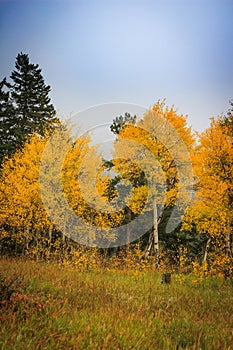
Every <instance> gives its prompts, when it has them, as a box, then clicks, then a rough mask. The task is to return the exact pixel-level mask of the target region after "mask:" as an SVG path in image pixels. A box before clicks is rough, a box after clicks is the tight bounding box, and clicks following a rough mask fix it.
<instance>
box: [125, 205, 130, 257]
mask: <svg viewBox="0 0 233 350" xmlns="http://www.w3.org/2000/svg"><path fill="white" fill-rule="evenodd" d="M128 219H129V222H128V224H127V244H126V254H127V256H128V255H129V252H130V239H131V232H130V225H129V223H130V220H131V213H130V209H128Z"/></svg>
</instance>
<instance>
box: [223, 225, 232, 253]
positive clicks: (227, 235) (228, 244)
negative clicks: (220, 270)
mask: <svg viewBox="0 0 233 350" xmlns="http://www.w3.org/2000/svg"><path fill="white" fill-rule="evenodd" d="M229 221H230V220H229ZM231 235H232V232H231V222H229V223H228V227H227V234H226V243H225V244H226V256H232V251H231Z"/></svg>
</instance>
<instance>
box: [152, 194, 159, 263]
mask: <svg viewBox="0 0 233 350" xmlns="http://www.w3.org/2000/svg"><path fill="white" fill-rule="evenodd" d="M153 213H154V225H153V226H154V227H153V241H154V253H155V261H156V268H157V270H159V232H158V212H157V203H156V199H155V198H154V203H153Z"/></svg>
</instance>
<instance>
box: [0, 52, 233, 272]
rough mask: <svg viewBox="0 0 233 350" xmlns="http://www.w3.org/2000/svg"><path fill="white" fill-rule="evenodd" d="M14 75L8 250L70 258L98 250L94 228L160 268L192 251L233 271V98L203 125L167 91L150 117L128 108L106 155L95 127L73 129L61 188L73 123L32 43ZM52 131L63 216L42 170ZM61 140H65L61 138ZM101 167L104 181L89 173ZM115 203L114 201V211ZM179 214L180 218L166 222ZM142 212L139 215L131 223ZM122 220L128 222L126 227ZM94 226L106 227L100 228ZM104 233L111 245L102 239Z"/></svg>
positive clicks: (5, 171) (7, 158)
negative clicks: (197, 129)
mask: <svg viewBox="0 0 233 350" xmlns="http://www.w3.org/2000/svg"><path fill="white" fill-rule="evenodd" d="M10 78H11V82H8V81H7V79H6V78H4V79H3V80H2V82H1V83H0V135H1V144H0V158H1V179H0V202H1V211H0V249H1V253H2V254H23V255H25V254H26V255H30V256H33V257H37V258H39V259H51V258H52V257H53V258H54V257H57V258H59V259H64V258H65V257H66V258H67V259H69V258H71V257H72V254H73V253H74V252H76V253H77V251H81V252H82V253H83V254H84V253H85V251H87V250H88V251H90V250H91V248H88V247H85V244H83V245H82V242H84V241H82V237H84V236H85V237H86V238H85V239H86V240H87V241H86V242H92V246H94V247H95V245H96V248H92V251H93V249H94V250H95V251H98V254H99V255H100V256H101V257H104V258H105V259H108V258H109V257H111V256H113V255H114V256H122V254H123V256H126V257H127V256H130V254H132V253H133V252H137V253H135V254H137V256H139V257H140V259H141V260H140V261H143V260H144V261H148V260H151V261H153V262H154V264H155V265H156V267H157V268H160V266H162V265H163V264H164V265H166V266H167V268H168V267H169V268H171V267H176V266H177V265H180V264H181V262H182V261H185V265H186V267H187V268H188V267H189V266H191V265H192V264H194V263H198V264H201V265H203V266H206V269H207V270H209V271H213V272H214V273H219V272H221V273H224V274H225V275H229V274H232V252H233V209H232V201H233V175H232V174H233V103H232V102H231V103H230V108H229V110H228V112H227V114H226V115H223V116H219V117H217V118H212V120H211V124H210V127H209V128H208V129H206V130H205V131H203V132H202V133H200V134H198V135H197V134H195V133H193V132H192V129H191V128H190V127H188V125H187V117H185V116H183V115H181V114H179V113H178V112H177V110H176V109H174V107H172V108H170V107H168V106H167V105H166V103H165V101H163V102H161V101H158V102H157V103H155V104H154V105H153V107H152V108H150V109H148V110H147V111H146V113H145V114H144V116H143V117H142V118H141V119H138V118H137V117H136V116H131V115H130V114H129V113H127V112H126V113H125V115H124V116H117V117H115V118H114V119H113V122H112V125H111V128H110V129H111V131H112V132H113V133H114V134H115V137H116V141H115V142H114V151H113V154H112V160H111V161H106V160H104V159H102V157H101V155H100V154H99V153H98V150H97V149H96V148H95V147H93V146H92V145H91V138H90V136H82V137H79V138H78V139H76V140H72V137H71V135H70V136H69V137H68V138H69V139H70V140H71V141H69V142H71V143H70V145H71V147H70V148H69V150H68V151H67V154H66V157H65V160H64V164H63V167H62V184H63V192H64V193H63V192H62V193H60V192H59V191H58V188H59V185H60V169H58V167H57V166H56V162H57V157H58V156H59V152H62V149H64V147H66V146H65V144H66V142H67V139H64V130H65V132H66V133H67V132H68V131H67V128H66V126H64V125H62V123H61V121H59V119H58V118H57V116H56V111H55V109H54V106H53V105H52V103H51V101H50V98H49V93H50V90H51V88H50V86H46V84H45V82H44V79H43V76H42V74H41V69H40V68H39V66H38V65H37V64H36V65H35V64H32V63H30V61H29V57H28V55H26V54H23V53H20V54H19V55H18V56H17V57H16V65H15V70H14V71H13V72H12V74H11V76H10ZM113 117H114V116H113ZM50 135H53V141H52V143H51V142H50V148H49V149H47V152H48V153H47V158H46V159H45V164H44V167H45V169H47V168H49V167H50V168H51V166H53V168H52V169H53V172H52V173H49V171H47V172H46V171H45V173H44V180H43V181H44V184H45V185H44V189H43V190H44V191H45V192H46V201H47V203H46V205H47V206H48V207H49V206H50V207H51V206H53V207H54V206H55V207H56V211H54V216H53V218H54V220H51V217H49V215H48V212H47V211H46V209H45V206H44V203H43V200H42V197H41V187H40V181H41V179H39V177H40V174H39V173H40V166H41V159H42V155H43V154H44V153H43V152H44V151H45V149H46V145H47V144H48V140H50ZM56 140H58V141H59V143H57V141H56ZM53 142H55V143H54V145H58V144H59V147H60V148H61V149H60V150H59V147H53ZM129 154H130V157H129ZM188 157H189V159H188ZM85 158H86V161H84V160H85ZM46 162H47V163H46ZM189 163H190V164H191V167H192V172H193V174H192V175H193V178H192V183H191V185H190V183H188V179H189V175H190V168H189V167H188V166H189ZM90 164H92V166H90ZM93 164H94V167H93ZM94 168H95V169H98V172H97V175H96V174H94V173H93V171H94V170H93V169H94ZM80 169H81V172H82V174H85V176H83V178H82V184H81V185H82V186H81V185H80V178H78V177H77V174H78V172H80ZM113 174H114V175H113ZM93 177H95V180H96V181H95V184H94V183H91V182H90V180H89V179H90V178H93ZM149 184H150V185H149ZM81 187H82V188H81ZM83 191H84V193H85V196H86V198H84V197H83ZM54 193H56V198H55V201H54V198H53V197H54V196H53V194H54ZM190 193H192V194H193V198H192V201H191V203H190V199H189V196H190ZM63 196H65V198H66V200H67V202H68V203H69V205H70V207H71V208H72V211H73V212H74V213H76V214H77V215H78V216H79V217H80V218H82V220H83V221H84V222H87V223H89V224H90V229H89V230H88V232H86V230H85V229H84V228H83V227H82V226H79V225H78V224H77V226H76V227H75V230H76V233H77V237H76V236H75V235H76V233H74V234H73V236H72V235H71V236H70V235H69V234H68V231H69V229H70V227H69V224H70V223H69V221H70V220H69V217H67V212H66V211H65V210H64V207H63V205H62V204H61V203H62V200H64V199H63ZM178 199H179V200H178ZM88 201H89V202H91V203H95V208H93V207H92V206H90V205H89V204H88ZM147 203H149V206H148V207H147V206H146V204H147ZM112 204H114V208H116V210H115V211H109V208H110V205H112ZM96 208H101V210H97V209H96ZM177 208H178V210H177ZM182 210H183V211H182ZM142 213H143V215H141V214H142ZM172 215H173V220H177V223H178V224H177V225H175V226H174V227H173V229H172V231H171V232H167V230H166V227H167V225H168V223H169V220H170V219H171V216H172ZM179 216H181V219H180V218H179ZM137 220H141V221H137ZM54 221H55V222H56V223H58V224H57V225H55V224H54ZM134 221H135V222H136V223H138V222H139V223H140V225H139V224H135V225H134V226H133V225H130V223H131V222H134ZM121 226H122V227H124V229H123V230H122V232H120V233H119V227H121ZM58 227H59V228H58ZM61 227H62V229H61ZM95 227H99V228H101V229H100V230H99V233H98V237H97V233H96V229H95ZM141 227H143V228H144V227H146V228H147V229H146V230H145V232H143V234H142V235H140V234H139V233H138V230H140V229H141ZM110 231H111V234H112V233H113V234H112V235H111V237H110V236H109V232H110ZM122 237H123V240H122ZM111 240H112V241H111ZM77 241H78V242H79V241H80V242H81V244H79V243H77ZM118 241H119V243H120V242H121V243H122V242H123V243H124V244H123V245H122V244H119V246H120V247H118V248H114V244H111V243H114V242H115V243H117V242H118ZM100 242H101V245H102V246H104V247H105V248H102V249H100V248H98V246H99V243H100ZM106 242H109V246H110V247H109V248H107V243H106ZM115 246H117V244H115ZM182 259H183V260H182Z"/></svg>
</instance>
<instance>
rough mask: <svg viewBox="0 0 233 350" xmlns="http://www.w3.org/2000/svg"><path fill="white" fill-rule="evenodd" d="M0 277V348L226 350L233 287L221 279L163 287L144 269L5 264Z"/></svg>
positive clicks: (232, 333) (231, 332)
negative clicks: (87, 268) (0, 279)
mask: <svg viewBox="0 0 233 350" xmlns="http://www.w3.org/2000/svg"><path fill="white" fill-rule="evenodd" d="M0 276H1V277H2V282H1V290H3V289H4V288H5V289H4V293H5V294H4V295H3V294H2V300H1V303H0V308H1V309H0V311H1V314H0V320H1V331H0V346H1V349H33V350H36V349H51V350H55V349H59V350H62V349H91V350H92V349H106V350H111V349H112V350H117V349H127V350H128V349H151V350H154V349H158V350H159V349H164V350H169V349H209V350H214V349H219V350H224V349H225V350H226V349H228V350H230V349H233V345H232V344H233V316H232V315H233V286H232V284H231V283H230V282H228V281H224V279H222V278H213V277H212V278H211V277H207V278H205V279H199V278H197V277H194V276H192V275H187V276H184V275H173V276H172V283H171V285H163V284H161V274H159V273H155V272H152V271H142V272H138V271H134V270H121V271H117V270H105V269H102V270H101V269H93V270H87V271H79V270H78V268H77V267H75V268H73V267H62V266H59V265H56V264H46V263H36V262H33V261H20V260H6V259H2V260H0ZM7 286H8V287H9V288H8V287H7ZM7 288H8V289H9V294H8V293H7ZM0 295H1V294H0ZM6 296H7V297H6Z"/></svg>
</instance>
